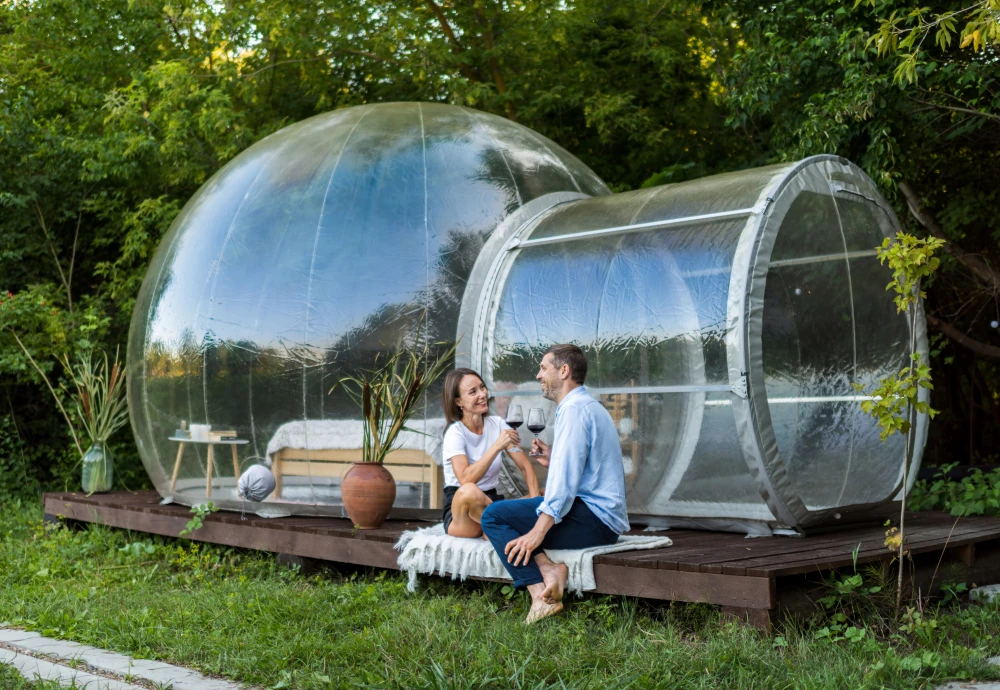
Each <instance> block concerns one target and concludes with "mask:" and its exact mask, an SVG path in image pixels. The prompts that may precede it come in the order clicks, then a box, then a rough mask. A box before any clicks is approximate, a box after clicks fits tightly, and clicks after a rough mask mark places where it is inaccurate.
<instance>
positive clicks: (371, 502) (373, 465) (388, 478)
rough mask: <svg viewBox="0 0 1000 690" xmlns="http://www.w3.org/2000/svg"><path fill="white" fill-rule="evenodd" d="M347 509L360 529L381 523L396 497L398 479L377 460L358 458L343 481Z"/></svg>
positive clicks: (341, 492)
mask: <svg viewBox="0 0 1000 690" xmlns="http://www.w3.org/2000/svg"><path fill="white" fill-rule="evenodd" d="M340 496H341V499H342V500H343V502H344V512H345V513H347V517H349V518H350V519H351V522H353V523H354V526H355V527H357V528H358V529H377V528H379V527H381V526H382V523H383V522H385V520H386V518H388V517H389V511H390V510H392V504H393V502H394V501H395V500H396V480H395V479H393V478H392V475H391V474H389V470H387V469H386V468H384V467H382V464H381V463H377V462H356V463H354V466H353V467H351V469H349V470H347V474H345V475H344V481H343V482H341V485H340Z"/></svg>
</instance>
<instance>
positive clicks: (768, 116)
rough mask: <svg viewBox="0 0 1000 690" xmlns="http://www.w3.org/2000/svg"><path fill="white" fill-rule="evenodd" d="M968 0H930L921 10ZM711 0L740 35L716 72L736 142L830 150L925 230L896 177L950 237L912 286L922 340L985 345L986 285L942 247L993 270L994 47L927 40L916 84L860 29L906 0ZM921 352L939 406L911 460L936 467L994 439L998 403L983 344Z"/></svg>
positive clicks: (999, 253)
mask: <svg viewBox="0 0 1000 690" xmlns="http://www.w3.org/2000/svg"><path fill="white" fill-rule="evenodd" d="M980 5H981V3H979V2H976V1H974V2H972V3H967V4H958V3H955V2H939V3H936V4H933V5H932V9H931V10H930V12H931V14H938V15H940V14H944V13H947V12H954V11H960V10H963V9H965V8H967V7H969V6H976V7H979V6H980ZM725 6H726V7H728V8H729V9H730V10H731V11H732V13H733V17H734V20H735V21H736V22H737V23H738V24H739V29H740V33H741V37H742V40H743V42H742V44H741V45H740V47H739V49H738V50H737V51H736V53H735V56H734V58H733V62H732V66H731V68H730V69H729V70H727V71H726V85H727V89H728V93H727V96H726V103H727V104H728V106H729V110H730V116H729V120H728V121H729V124H730V126H731V127H733V128H734V130H735V131H738V132H740V133H742V134H743V136H744V137H745V140H746V146H747V148H748V150H751V151H753V152H754V153H755V155H756V156H757V160H759V161H760V162H761V163H770V162H778V161H791V160H797V159H800V158H802V157H804V156H808V155H813V154H821V153H827V154H837V155H840V156H844V157H846V158H848V159H850V160H852V161H854V162H856V163H858V164H859V165H860V166H861V167H862V168H863V169H864V170H865V172H867V173H868V174H869V175H870V176H871V177H872V178H873V179H874V180H875V182H876V183H877V184H878V185H879V186H880V188H881V190H882V192H883V193H884V194H885V196H886V197H887V199H888V200H889V201H890V202H891V203H892V204H893V206H894V208H895V211H896V215H897V217H898V218H899V220H900V222H901V224H902V228H901V229H903V230H904V231H906V232H907V233H908V234H910V235H912V236H919V237H922V236H925V235H926V233H927V230H926V229H925V228H923V227H922V226H921V225H920V224H919V223H917V222H916V221H915V220H914V218H913V217H912V214H911V213H910V210H909V209H908V207H907V205H906V203H905V201H904V199H903V198H902V195H901V193H900V191H899V187H898V185H899V183H900V182H903V181H905V182H907V183H908V184H909V185H910V187H911V188H912V189H913V190H914V191H915V192H916V194H917V196H918V197H919V199H920V202H921V204H922V206H923V210H924V211H925V212H926V213H927V214H929V215H932V216H933V217H934V218H936V219H937V221H938V223H939V225H940V230H941V235H940V236H941V237H944V238H946V239H947V240H949V242H952V243H955V245H952V246H951V247H946V248H944V249H945V252H946V253H944V254H943V255H942V256H941V265H940V267H939V270H938V272H937V273H936V274H935V275H934V277H933V278H932V279H930V280H927V281H925V282H924V283H922V289H923V290H924V291H926V293H927V300H926V302H925V305H926V307H927V312H928V314H929V315H931V316H933V317H935V318H934V320H931V328H932V329H936V330H937V333H932V335H937V336H940V335H941V333H942V332H943V329H944V328H945V327H947V326H951V327H952V328H953V330H950V331H949V332H950V333H961V334H963V335H965V336H966V337H968V338H969V339H971V340H972V341H973V345H974V344H976V343H978V344H980V345H988V346H992V347H996V343H997V342H998V341H997V331H996V329H994V328H992V327H991V320H992V318H993V314H994V313H995V312H996V306H995V293H996V291H995V289H994V287H993V285H991V284H989V283H988V282H986V281H983V280H982V279H981V278H980V277H977V276H976V275H973V274H972V272H971V271H970V270H969V269H968V267H967V266H966V265H964V264H962V263H961V262H960V261H958V260H956V259H955V257H954V255H952V252H953V251H954V250H955V246H956V245H957V246H959V247H960V248H961V249H962V250H964V251H965V252H967V253H968V254H969V255H973V256H976V257H980V258H982V259H983V261H984V262H985V263H986V264H989V265H990V266H994V267H995V266H998V265H1000V233H998V232H997V229H996V219H995V215H996V214H995V209H996V208H997V205H998V204H1000V158H998V157H997V156H996V155H994V152H995V151H996V150H997V142H998V139H997V127H996V125H997V122H998V118H1000V71H998V70H997V69H996V61H995V50H996V48H995V47H993V46H988V47H986V48H984V49H983V50H982V51H979V52H974V51H973V50H971V49H959V48H958V47H957V46H956V45H955V42H953V43H952V45H951V47H950V48H948V49H947V50H945V49H942V48H941V46H940V45H939V44H935V43H933V41H931V40H928V41H926V42H925V44H924V46H923V47H922V48H921V53H920V56H919V59H918V60H917V64H916V75H917V77H918V78H919V82H918V83H910V82H908V81H906V80H903V81H899V80H898V79H897V78H896V76H895V71H896V67H897V65H898V62H899V61H898V59H897V58H896V57H894V56H891V57H886V56H885V55H883V56H880V55H879V52H878V48H877V47H876V46H875V44H871V43H869V38H870V37H871V36H872V34H873V33H875V32H876V31H877V30H878V27H879V22H880V20H882V19H886V18H888V17H890V16H892V15H893V13H896V14H895V16H896V17H897V18H899V17H905V16H906V15H907V14H908V13H909V12H910V11H911V10H912V9H913V8H914V4H913V3H911V2H902V1H895V0H886V1H883V0H877V1H876V3H875V5H874V6H872V5H870V4H867V3H862V5H860V6H858V7H857V8H854V9H852V4H851V3H847V4H845V3H843V2H838V1H836V0H779V1H778V2H771V3H767V4H766V5H762V4H761V3H759V2H757V1H756V0H735V1H734V2H727V3H725ZM927 16H930V15H927ZM961 25H962V20H961V19H960V20H959V27H961ZM969 48H971V46H970V47H969ZM934 349H935V350H937V351H939V352H942V354H943V357H942V359H941V360H940V361H943V362H945V363H948V364H950V365H951V366H949V367H940V366H937V367H935V376H934V379H935V380H934V384H935V389H934V391H933V393H932V395H931V398H930V403H931V406H932V407H935V408H938V409H940V410H942V414H941V415H939V417H938V418H937V419H936V420H935V423H934V424H932V425H931V427H930V435H929V438H928V447H927V452H926V454H925V458H926V459H928V460H932V459H938V460H939V461H942V462H947V461H950V459H951V458H952V457H953V456H954V454H955V453H956V452H963V453H964V452H968V453H970V454H973V453H975V451H976V448H977V447H979V448H982V447H985V448H991V447H994V446H995V445H996V444H997V442H998V441H1000V436H998V433H1000V432H998V431H997V430H998V429H1000V425H998V424H996V423H993V420H995V419H997V417H996V414H997V410H1000V407H998V406H996V405H994V404H993V395H994V392H995V391H998V390H1000V369H998V368H997V367H995V366H993V362H992V361H991V362H989V363H986V356H984V355H983V354H982V353H983V350H986V349H988V348H980V349H979V350H978V352H974V351H973V350H971V349H967V348H966V346H965V345H963V344H962V343H961V342H958V341H956V340H954V339H944V340H939V342H938V344H937V346H936V347H935V348H934ZM990 360H994V358H992V357H991V358H990ZM935 361H936V362H937V361H939V360H935ZM924 363H925V364H927V365H931V364H932V363H931V362H930V361H927V362H924ZM918 385H919V384H918ZM907 387H909V386H907ZM983 408H985V410H986V415H985V416H984V414H983ZM986 420H989V423H986ZM970 430H971V433H970ZM970 436H971V438H970ZM966 448H968V451H965V449H966Z"/></svg>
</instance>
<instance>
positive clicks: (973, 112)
mask: <svg viewBox="0 0 1000 690" xmlns="http://www.w3.org/2000/svg"><path fill="white" fill-rule="evenodd" d="M908 98H909V99H910V100H911V101H913V102H914V103H919V104H920V105H926V106H928V107H929V108H937V109H939V110H951V111H954V112H956V113H966V114H967V115H979V116H980V117H985V118H987V119H990V120H996V121H998V122H1000V115H993V114H992V113H984V112H981V111H979V110H973V109H972V108H957V107H955V106H953V105H938V104H937V103H931V102H930V101H921V100H919V99H917V98H913V97H912V96H910V97H908Z"/></svg>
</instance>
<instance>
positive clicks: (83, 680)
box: [0, 648, 145, 690]
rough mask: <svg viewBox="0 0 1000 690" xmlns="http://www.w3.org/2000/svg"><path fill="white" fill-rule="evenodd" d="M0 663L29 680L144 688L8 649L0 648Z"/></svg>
mask: <svg viewBox="0 0 1000 690" xmlns="http://www.w3.org/2000/svg"><path fill="white" fill-rule="evenodd" d="M0 664H5V665H7V666H12V667H14V668H15V669H16V670H17V672H18V673H20V674H21V675H22V676H24V678H25V679H27V680H30V681H37V680H50V681H55V682H57V683H59V684H60V685H65V686H73V687H76V688H79V690H145V688H141V687H139V686H138V685H132V684H131V683H124V682H122V681H120V680H112V679H111V678H103V677H101V676H96V675H94V674H93V673H88V672H86V671H78V670H76V669H74V668H69V667H68V666H61V665H59V664H54V663H52V662H51V661H45V660H44V659H36V658H35V657H33V656H27V655H25V654H19V653H17V652H12V651H10V650H9V649H2V648H0Z"/></svg>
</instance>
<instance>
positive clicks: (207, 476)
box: [205, 443, 215, 498]
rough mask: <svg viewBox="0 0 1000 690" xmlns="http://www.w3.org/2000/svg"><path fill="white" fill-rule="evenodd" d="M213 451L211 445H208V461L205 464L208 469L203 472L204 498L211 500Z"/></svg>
mask: <svg viewBox="0 0 1000 690" xmlns="http://www.w3.org/2000/svg"><path fill="white" fill-rule="evenodd" d="M213 449H214V446H213V445H212V444H211V443H209V444H208V461H207V462H206V464H207V465H208V467H207V468H206V471H205V498H211V497H212V465H214V464H215V452H214V450H213Z"/></svg>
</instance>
